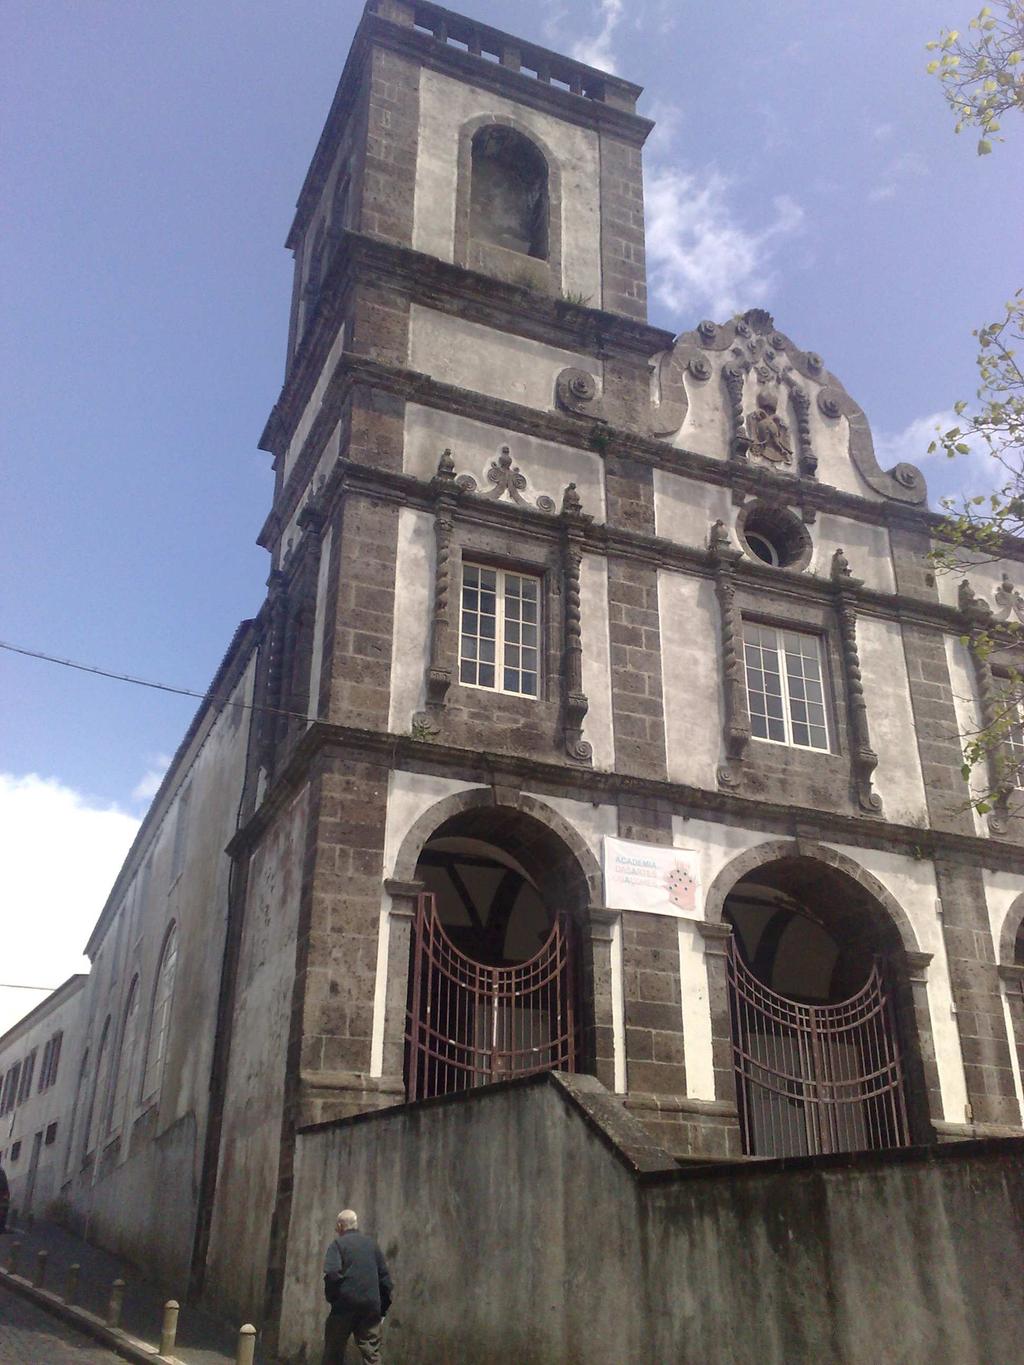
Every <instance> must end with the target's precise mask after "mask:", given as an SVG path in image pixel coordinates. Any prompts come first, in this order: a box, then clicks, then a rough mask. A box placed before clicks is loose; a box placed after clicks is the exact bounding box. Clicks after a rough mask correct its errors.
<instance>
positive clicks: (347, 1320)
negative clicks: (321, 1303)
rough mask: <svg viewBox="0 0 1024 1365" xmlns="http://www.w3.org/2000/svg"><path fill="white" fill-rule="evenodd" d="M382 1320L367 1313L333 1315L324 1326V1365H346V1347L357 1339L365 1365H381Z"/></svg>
mask: <svg viewBox="0 0 1024 1365" xmlns="http://www.w3.org/2000/svg"><path fill="white" fill-rule="evenodd" d="M380 1321H381V1320H380V1318H375V1317H367V1316H366V1314H365V1313H337V1312H335V1313H332V1314H331V1315H330V1317H329V1318H328V1319H327V1322H326V1323H325V1324H324V1361H323V1365H345V1346H346V1344H347V1342H348V1339H349V1337H353V1338H354V1339H355V1343H356V1346H357V1347H358V1348H359V1354H360V1356H361V1357H362V1360H363V1363H364V1365H380V1358H381V1356H380Z"/></svg>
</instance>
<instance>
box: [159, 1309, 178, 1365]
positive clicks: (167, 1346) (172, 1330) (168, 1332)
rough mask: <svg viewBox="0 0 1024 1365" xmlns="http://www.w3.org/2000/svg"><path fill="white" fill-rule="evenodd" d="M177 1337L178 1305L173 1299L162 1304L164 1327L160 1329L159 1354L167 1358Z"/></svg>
mask: <svg viewBox="0 0 1024 1365" xmlns="http://www.w3.org/2000/svg"><path fill="white" fill-rule="evenodd" d="M177 1335H178V1305H177V1303H176V1302H175V1300H174V1299H168V1300H167V1302H166V1303H165V1304H164V1325H163V1327H162V1328H161V1329H160V1354H161V1355H162V1356H168V1355H170V1354H171V1352H172V1351H173V1350H174V1339H175V1337H176V1336H177Z"/></svg>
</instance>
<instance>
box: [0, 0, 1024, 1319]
mask: <svg viewBox="0 0 1024 1365" xmlns="http://www.w3.org/2000/svg"><path fill="white" fill-rule="evenodd" d="M639 93H640V91H639V90H638V88H637V87H635V86H633V85H630V84H629V83H628V82H626V81H623V80H621V79H619V78H617V77H612V76H608V75H606V74H604V73H602V72H598V71H595V70H593V69H590V68H587V67H584V66H581V65H580V64H578V63H576V62H573V61H570V60H569V59H566V58H563V57H560V56H558V55H556V54H554V53H550V52H547V51H545V50H543V49H540V48H537V47H535V46H533V45H531V44H528V43H525V42H521V41H519V40H517V39H515V38H512V37H510V36H509V35H506V34H503V33H498V32H496V31H494V30H490V29H488V28H486V27H483V26H481V25H478V24H476V23H474V22H471V21H469V20H466V19H463V18H461V17H459V16H457V15H455V14H452V13H450V12H448V11H446V10H443V9H441V8H440V7H438V6H436V5H433V4H426V3H413V0H370V3H369V4H368V5H367V7H366V12H365V14H364V16H363V18H362V20H361V22H360V24H359V28H358V30H357V33H356V37H355V40H354V43H353V47H352V51H351V53H350V56H349V58H348V61H347V64H346V66H345V69H344V73H343V75H342V78H341V82H340V84H339V87H338V93H337V95H336V98H335V101H334V103H333V105H332V108H331V110H330V113H329V115H328V118H327V122H326V124H325V128H324V132H323V134H322V136H321V139H320V142H319V144H318V147H317V149H316V152H315V154H314V157H313V161H312V163H311V166H310V169H309V172H308V175H307V178H306V181H305V184H304V185H303V187H302V191H301V194H300V197H299V201H298V207H297V213H296V217H295V221H294V225H293V227H292V230H291V234H290V236H289V239H288V247H289V248H290V249H291V250H292V251H293V253H294V256H295V288H294V295H293V304H292V313H291V321H290V334H289V345H288V364H287V373H286V377H285V381H284V385H283V389H282V392H281V394H280V397H279V398H278V401H277V403H276V405H275V406H274V409H273V411H272V413H271V416H270V420H269V421H268V423H267V427H266V430H265V433H264V436H263V441H262V446H263V448H264V449H265V450H267V451H268V452H269V453H270V454H271V455H272V457H273V461H274V469H275V474H276V480H275V491H274V498H273V506H272V508H271V510H270V514H269V516H268V518H267V520H266V523H265V524H264V526H263V528H262V531H261V533H260V544H261V545H263V546H264V547H265V548H266V549H267V551H268V554H269V556H270V561H271V572H270V578H269V585H268V593H267V597H266V600H265V602H264V604H263V605H262V607H261V609H260V611H259V613H258V614H257V615H256V617H255V618H254V619H253V620H251V621H246V622H244V623H243V624H242V625H241V626H240V627H239V630H238V632H237V633H236V636H235V638H234V640H233V641H232V642H231V645H230V647H229V649H228V652H227V654H226V656H225V658H224V661H223V663H222V665H221V668H220V670H219V672H218V674H217V676H216V678H215V679H214V682H213V684H212V687H211V692H210V700H209V701H208V702H207V703H205V704H204V705H203V707H201V708H200V711H199V714H198V715H197V717H196V719H195V721H194V722H193V725H192V727H191V729H190V731H189V733H188V734H187V735H186V737H185V739H184V741H183V743H182V746H181V748H180V749H179V752H178V754H177V755H176V757H175V760H174V763H173V765H172V767H171V770H170V771H169V773H168V775H167V778H166V780H165V782H164V785H163V787H162V789H161V791H160V793H159V794H158V796H157V797H156V799H155V801H154V804H153V807H152V809H151V811H150V812H149V815H148V816H147V818H146V821H145V822H144V824H143V827H142V829H141V831H140V833H139V836H138V838H137V840H136V843H135V845H134V847H133V849H132V851H131V853H130V855H129V857H128V859H127V861H126V863H125V866H124V868H123V870H122V872H121V874H120V877H119V878H118V881H117V883H116V884H115V887H114V889H113V891H112V893H111V897H110V899H109V901H108V903H107V906H106V908H105V910H104V912H103V914H102V916H101V918H100V921H99V923H98V924H97V926H96V929H95V931H94V933H93V936H92V939H91V940H90V944H89V949H88V951H89V954H90V956H91V958H92V961H93V970H92V974H91V976H90V977H89V980H88V983H87V985H86V987H85V990H84V992H83V1000H84V1003H83V1005H82V1007H81V1022H80V1025H79V1027H80V1030H81V1035H80V1038H79V1040H78V1042H79V1046H78V1050H77V1054H76V1061H75V1065H74V1066H69V1065H68V1064H67V1049H68V1046H69V1043H68V1040H67V1039H65V1043H64V1047H65V1057H66V1061H65V1065H64V1073H63V1074H64V1075H65V1076H67V1077H68V1080H67V1081H66V1082H65V1084H66V1086H67V1110H66V1115H67V1117H66V1133H67V1144H66V1147H65V1148H64V1153H65V1155H64V1184H63V1198H64V1200H65V1201H66V1205H67V1207H68V1209H69V1210H70V1216H71V1217H73V1218H74V1219H75V1220H76V1221H77V1222H78V1224H79V1225H80V1226H83V1227H87V1228H88V1229H89V1230H90V1232H91V1234H92V1235H94V1236H95V1237H97V1238H98V1239H99V1240H101V1241H104V1242H106V1243H107V1244H109V1245H111V1246H114V1247H116V1248H117V1249H119V1250H122V1251H125V1252H127V1253H129V1254H132V1255H136V1256H138V1257H139V1259H145V1260H147V1261H150V1262H151V1263H155V1264H156V1265H158V1266H159V1267H160V1268H161V1269H162V1270H163V1271H164V1273H166V1274H169V1275H178V1276H179V1277H185V1276H188V1277H190V1279H191V1284H192V1288H193V1291H194V1292H195V1293H201V1294H202V1295H203V1296H204V1297H205V1298H206V1299H207V1300H208V1301H209V1302H211V1303H215V1304H217V1305H220V1306H221V1307H223V1308H224V1309H225V1310H229V1311H231V1312H232V1313H233V1314H235V1315H238V1316H240V1317H244V1318H250V1319H253V1320H259V1321H263V1322H266V1323H268V1324H270V1325H271V1327H273V1324H275V1323H277V1322H279V1321H280V1320H281V1315H282V1312H283V1311H284V1309H285V1307H286V1300H287V1297H288V1295H289V1293H297V1292H299V1291H298V1290H297V1289H296V1287H295V1286H294V1284H291V1282H290V1281H289V1280H288V1276H287V1273H286V1266H287V1264H288V1257H289V1239H290V1238H291V1237H293V1236H294V1235H295V1227H296V1222H297V1220H299V1219H303V1218H304V1219H306V1220H307V1221H308V1220H313V1221H314V1222H317V1221H318V1222H319V1223H322V1224H323V1225H324V1227H325V1228H329V1225H330V1218H331V1216H332V1214H333V1210H328V1209H324V1208H319V1207H312V1208H311V1207H308V1196H309V1191H308V1190H304V1188H303V1184H302V1181H301V1180H300V1179H299V1177H298V1175H297V1170H298V1166H297V1152H298V1151H299V1149H300V1148H301V1144H302V1141H303V1133H304V1132H308V1131H309V1130H310V1129H311V1127H312V1126H314V1125H324V1124H332V1123H337V1122H339V1121H342V1120H346V1119H348V1118H350V1117H351V1116H353V1115H360V1114H365V1113H368V1112H372V1111H374V1110H378V1109H382V1108H386V1107H390V1106H395V1105H401V1104H403V1103H405V1102H407V1101H410V1102H413V1103H415V1102H416V1101H419V1100H422V1099H427V1100H430V1099H432V1098H433V1097H435V1096H439V1095H445V1094H451V1093H455V1092H459V1091H461V1090H463V1089H467V1088H473V1087H476V1086H478V1085H480V1084H482V1083H487V1082H494V1081H501V1080H503V1079H507V1078H508V1077H511V1076H514V1075H517V1074H521V1073H523V1072H528V1071H532V1070H538V1069H543V1068H544V1067H557V1068H560V1069H564V1070H568V1071H572V1072H580V1073H585V1074H588V1075H590V1076H592V1077H594V1078H596V1081H597V1082H599V1083H600V1086H601V1087H603V1088H604V1091H606V1092H607V1094H608V1095H609V1096H612V1097H617V1100H616V1101H615V1102H616V1103H619V1104H621V1106H622V1107H623V1109H624V1110H625V1111H626V1112H627V1113H628V1115H629V1116H631V1118H632V1119H634V1120H637V1121H638V1122H639V1123H640V1124H642V1125H643V1128H644V1130H645V1131H646V1132H647V1133H648V1135H649V1136H650V1138H651V1139H652V1140H653V1141H654V1142H656V1143H657V1144H658V1145H659V1146H660V1148H661V1149H662V1150H663V1151H664V1152H666V1153H668V1154H669V1156H670V1157H676V1158H679V1159H682V1160H702V1161H709V1160H726V1159H728V1160H733V1159H739V1158H741V1157H743V1156H748V1157H750V1156H753V1157H772V1156H790V1155H793V1156H804V1155H815V1154H821V1153H831V1152H836V1151H842V1150H848V1149H853V1148H876V1149H877V1148H886V1147H890V1146H900V1145H914V1144H922V1143H925V1144H927V1143H934V1142H946V1141H952V1140H956V1139H969V1138H983V1137H1001V1136H1012V1135H1019V1134H1021V1132H1022V1112H1024V1092H1022V1085H1021V1066H1022V1059H1024V994H1022V977H1024V936H1022V932H1021V924H1022V922H1024V852H1022V849H1021V828H1020V822H1019V821H1015V820H1014V819H1013V814H1014V808H1015V804H1016V793H1015V792H1014V791H1012V790H1010V789H1009V788H1007V789H1006V790H1004V792H1003V793H1002V796H1001V799H1000V802H999V803H998V805H997V807H996V809H995V810H994V811H993V812H992V813H991V814H990V815H988V816H987V817H985V816H980V815H977V814H976V813H975V812H974V811H973V810H972V809H971V807H970V802H969V798H970V792H969V791H968V788H967V786H966V784H965V781H964V779H963V777H962V776H961V771H960V770H961V763H962V756H961V749H960V740H959V738H958V736H960V735H962V734H964V733H966V732H968V731H969V730H970V729H971V728H972V726H974V725H976V724H977V723H978V720H979V718H984V717H985V716H986V715H989V714H991V709H992V707H993V706H994V704H995V702H994V700H993V699H994V698H995V697H997V696H998V689H999V676H1000V673H999V664H1000V661H999V657H998V656H996V657H994V658H989V659H986V658H984V657H982V656H981V655H980V654H978V653H977V652H972V650H971V647H970V636H971V630H972V622H977V621H979V620H981V619H982V618H984V619H986V620H988V619H990V618H992V617H993V616H994V618H995V619H996V620H997V621H998V619H1001V617H1007V616H1008V615H1009V614H1011V613H1013V612H1016V610H1017V605H1018V604H1020V603H1021V599H1020V598H1019V597H1017V595H1016V593H1015V590H1014V588H1013V582H1014V579H1015V578H1016V580H1017V581H1021V580H1022V579H1024V573H1022V565H1021V563H1020V562H1019V561H1013V562H1007V563H1005V564H1001V565H979V566H978V568H977V572H976V573H972V574H971V575H970V582H969V584H967V586H966V587H963V586H961V585H960V584H958V583H957V582H955V581H953V580H952V579H951V578H950V577H947V576H943V575H936V573H935V572H934V571H933V568H932V565H931V562H930V561H929V559H928V550H929V547H930V544H931V537H932V535H933V533H934V529H935V519H934V518H933V517H932V516H931V515H930V514H929V513H928V512H927V510H926V506H925V499H926V490H925V485H924V481H923V478H922V476H921V474H920V472H919V471H918V470H917V469H915V468H913V467H911V466H908V465H899V466H897V467H896V468H895V469H892V470H888V471H885V470H882V469H881V468H880V467H879V464H878V461H877V460H876V457H875V454H874V450H873V446H872V440H871V433H870V429H869V426H868V422H867V419H866V417H865V415H864V413H863V411H862V410H861V408H860V407H859V406H858V404H857V402H856V400H855V399H854V398H853V397H852V396H851V395H849V394H848V393H847V391H846V389H845V388H844V387H843V385H842V383H841V382H840V381H839V380H838V379H837V378H836V377H835V376H834V375H833V374H832V373H830V371H829V370H828V368H827V367H826V363H825V361H824V360H823V359H822V358H821V357H820V356H819V355H817V354H815V353H814V352H813V351H812V350H806V349H803V343H804V339H803V338H800V339H796V340H794V339H790V337H789V336H787V335H786V334H785V333H784V332H783V331H781V330H779V328H778V327H776V324H775V322H774V320H773V319H772V318H771V317H770V316H769V315H768V314H767V313H766V312H764V311H763V310H758V309H754V310H751V311H748V312H747V313H745V314H744V315H743V316H742V317H736V318H733V319H727V320H723V321H720V322H713V321H700V322H699V323H698V324H697V325H695V326H693V327H692V328H691V329H689V330H684V331H683V332H681V333H680V334H679V335H678V336H676V335H674V334H672V333H669V332H666V331H662V330H660V329H658V328H655V327H652V326H650V325H649V324H648V323H647V321H646V302H645V294H646V277H645V265H644V234H643V186H642V173H641V152H642V147H643V144H644V141H645V139H646V137H647V135H648V133H649V132H650V129H651V126H652V125H651V124H650V122H649V121H648V120H646V119H644V118H643V117H641V116H640V115H638V114H637V113H636V107H635V106H636V100H637V97H638V95H639ZM807 340H809V341H813V338H810V339H807ZM1022 609H1024V608H1022ZM1012 738H1013V736H1012V735H1011V737H1010V740H1008V742H1012ZM9 1055H10V1060H11V1061H13V1055H12V1054H9V1049H4V1057H3V1064H4V1065H6V1062H7V1060H8V1056H9ZM318 1131H322V1128H321V1129H318ZM157 1195H159V1201H160V1202H159V1204H157V1202H156V1200H157Z"/></svg>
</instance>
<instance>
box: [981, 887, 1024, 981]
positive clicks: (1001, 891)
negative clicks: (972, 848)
mask: <svg viewBox="0 0 1024 1365" xmlns="http://www.w3.org/2000/svg"><path fill="white" fill-rule="evenodd" d="M981 875H982V880H983V881H984V883H985V900H986V903H987V905H988V922H989V926H990V928H991V930H992V952H993V955H994V957H995V960H996V961H997V962H1000V963H1002V965H1004V966H1012V965H1013V963H1012V961H1011V960H1010V959H1007V961H1006V962H1005V963H1003V962H1002V959H1001V957H1000V954H999V941H1000V939H1001V938H1002V933H1003V925H1004V924H1005V923H1006V916H1007V914H1008V913H1009V910H1010V907H1011V906H1012V905H1013V902H1014V901H1015V900H1016V899H1017V897H1018V896H1020V895H1024V877H1022V876H1020V875H1019V874H1018V873H1016V872H996V871H993V870H992V869H991V868H985V869H984V871H983V872H982V874H981Z"/></svg>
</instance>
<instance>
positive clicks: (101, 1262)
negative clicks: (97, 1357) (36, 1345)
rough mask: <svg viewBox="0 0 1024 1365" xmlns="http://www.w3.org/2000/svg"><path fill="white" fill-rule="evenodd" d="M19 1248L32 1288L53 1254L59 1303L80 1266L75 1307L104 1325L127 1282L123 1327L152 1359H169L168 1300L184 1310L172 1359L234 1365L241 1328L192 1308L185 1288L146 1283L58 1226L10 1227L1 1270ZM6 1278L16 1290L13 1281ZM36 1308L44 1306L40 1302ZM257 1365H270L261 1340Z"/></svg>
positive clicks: (2, 1240)
mask: <svg viewBox="0 0 1024 1365" xmlns="http://www.w3.org/2000/svg"><path fill="white" fill-rule="evenodd" d="M15 1243H20V1248H19V1251H18V1268H17V1275H18V1277H19V1278H20V1279H23V1280H27V1281H28V1282H29V1283H30V1284H31V1282H32V1281H33V1279H34V1278H35V1273H36V1258H37V1253H38V1252H40V1251H45V1252H47V1253H48V1261H47V1266H46V1279H45V1284H44V1287H45V1289H47V1290H48V1291H49V1292H50V1293H51V1294H53V1295H56V1296H58V1297H62V1296H63V1294H64V1290H65V1284H66V1281H67V1272H68V1267H69V1266H70V1265H71V1264H72V1263H74V1262H77V1264H78V1265H79V1266H80V1267H81V1269H80V1272H79V1279H78V1293H77V1295H76V1296H75V1305H76V1306H77V1307H78V1308H80V1309H83V1310H85V1313H86V1314H91V1315H93V1316H94V1317H96V1318H99V1319H100V1320H103V1319H104V1318H105V1317H106V1311H107V1304H108V1303H109V1300H110V1286H111V1285H112V1284H113V1282H114V1281H115V1280H118V1279H120V1280H124V1282H125V1286H126V1288H125V1295H124V1311H123V1313H122V1316H121V1326H122V1328H123V1329H124V1331H125V1333H127V1334H128V1336H130V1337H135V1338H138V1340H139V1342H140V1343H146V1344H148V1347H149V1352H150V1356H149V1358H150V1359H163V1357H158V1356H156V1352H157V1351H158V1350H159V1346H160V1326H161V1322H162V1321H163V1306H164V1304H165V1303H166V1302H167V1300H168V1299H176V1300H177V1301H178V1303H179V1304H181V1312H180V1314H179V1317H178V1337H177V1342H176V1344H175V1347H174V1350H173V1352H172V1355H171V1356H170V1357H168V1358H169V1359H173V1360H178V1361H182V1362H184V1365H234V1361H235V1349H236V1345H237V1341H238V1328H239V1326H241V1324H240V1323H239V1324H236V1325H234V1326H231V1325H229V1324H226V1323H223V1322H221V1321H219V1320H218V1319H217V1318H214V1317H211V1316H210V1314H208V1313H205V1312H203V1311H202V1310H201V1309H198V1308H192V1307H190V1306H188V1305H186V1304H185V1302H184V1294H185V1289H186V1286H185V1285H158V1284H154V1283H152V1282H151V1281H148V1280H146V1279H144V1278H143V1276H142V1273H141V1272H140V1271H139V1269H138V1268H137V1267H136V1266H133V1265H132V1264H131V1263H130V1262H128V1261H125V1260H121V1259H120V1258H119V1257H117V1256H112V1255H110V1254H109V1253H108V1252H106V1251H101V1250H100V1248H99V1247H95V1246H93V1245H91V1243H89V1242H85V1241H83V1240H82V1239H81V1238H80V1237H76V1236H74V1235H73V1234H72V1233H70V1232H68V1231H67V1230H66V1229H65V1228H62V1227H59V1226H58V1225H57V1224H56V1223H47V1222H43V1221H37V1222H36V1223H35V1224H34V1225H33V1227H32V1229H31V1231H28V1230H26V1228H25V1227H24V1226H18V1227H16V1228H14V1229H13V1230H12V1229H11V1228H10V1224H8V1234H7V1235H5V1236H3V1237H0V1270H3V1271H6V1270H7V1267H8V1264H9V1260H10V1255H11V1248H12V1246H13V1245H14V1244H15ZM3 1278H4V1280H5V1281H6V1282H7V1283H8V1284H10V1277H9V1276H4V1277H3ZM14 1287H17V1286H14ZM36 1302H37V1303H38V1302H39V1300H38V1297H37V1298H36ZM44 1306H46V1305H44ZM50 1306H51V1307H56V1305H50ZM62 1316H64V1317H65V1320H66V1321H71V1320H72V1317H71V1316H70V1315H69V1313H68V1311H67V1310H65V1311H64V1312H63V1313H62ZM112 1349H113V1348H112ZM256 1361H257V1365H269V1357H267V1356H265V1355H264V1354H263V1353H262V1351H261V1347H260V1342H259V1338H258V1337H257V1343H256Z"/></svg>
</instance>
